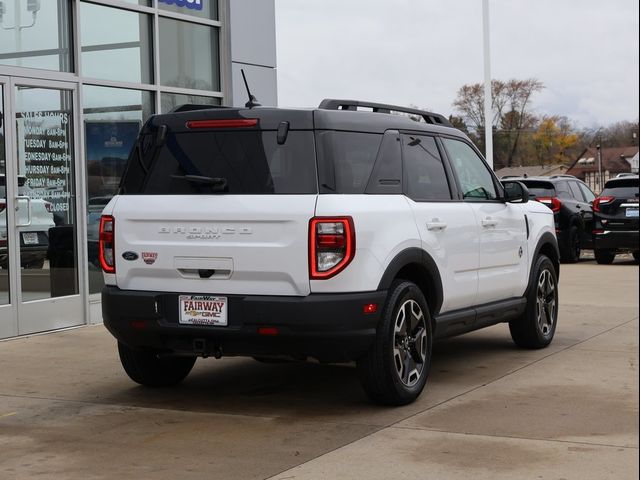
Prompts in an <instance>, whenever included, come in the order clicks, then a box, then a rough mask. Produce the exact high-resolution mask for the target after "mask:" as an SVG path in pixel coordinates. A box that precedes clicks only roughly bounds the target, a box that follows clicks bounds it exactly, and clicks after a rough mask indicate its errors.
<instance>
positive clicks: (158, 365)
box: [118, 342, 196, 387]
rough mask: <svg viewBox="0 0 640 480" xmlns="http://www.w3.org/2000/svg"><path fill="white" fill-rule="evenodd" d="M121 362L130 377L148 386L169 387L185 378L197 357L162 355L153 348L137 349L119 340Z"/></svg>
mask: <svg viewBox="0 0 640 480" xmlns="http://www.w3.org/2000/svg"><path fill="white" fill-rule="evenodd" d="M118 353H119V354H120V362H121V363H122V366H123V368H124V371H125V372H127V375H129V378H131V380H133V381H134V382H137V383H139V384H140V385H145V386H147V387H169V386H172V385H176V384H178V383H180V382H181V381H182V380H184V379H185V377H186V376H187V375H189V372H190V371H191V369H192V368H193V364H194V363H195V362H196V357H178V356H161V355H158V352H155V351H153V350H136V349H133V348H131V347H128V346H127V345H125V344H124V343H121V342H118Z"/></svg>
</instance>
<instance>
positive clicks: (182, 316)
mask: <svg viewBox="0 0 640 480" xmlns="http://www.w3.org/2000/svg"><path fill="white" fill-rule="evenodd" d="M228 309H229V302H228V300H227V297H218V296H213V295H179V296H178V322H179V323H180V324H181V325H201V326H211V327H226V326H227V322H228Z"/></svg>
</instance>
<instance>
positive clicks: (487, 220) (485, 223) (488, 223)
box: [480, 217, 498, 228]
mask: <svg viewBox="0 0 640 480" xmlns="http://www.w3.org/2000/svg"><path fill="white" fill-rule="evenodd" d="M480 223H482V226H483V227H485V228H488V227H495V226H496V225H497V224H498V221H497V220H494V219H493V218H491V217H486V218H484V219H483V220H482V221H481V222H480Z"/></svg>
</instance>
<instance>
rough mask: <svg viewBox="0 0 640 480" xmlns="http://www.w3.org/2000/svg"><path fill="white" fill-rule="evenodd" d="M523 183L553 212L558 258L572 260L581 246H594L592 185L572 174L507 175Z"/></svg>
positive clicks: (578, 257)
mask: <svg viewBox="0 0 640 480" xmlns="http://www.w3.org/2000/svg"><path fill="white" fill-rule="evenodd" d="M510 180H518V181H520V182H522V183H524V184H525V185H526V186H527V188H528V189H529V193H530V194H531V196H533V197H535V199H536V200H537V201H539V202H541V203H544V204H545V205H546V206H547V207H549V208H550V209H551V211H552V212H553V217H554V220H555V224H556V235H557V236H558V244H559V246H560V260H561V261H562V262H564V263H575V262H577V261H578V260H579V259H580V252H581V250H582V249H585V248H586V249H591V248H593V237H592V235H591V230H592V227H593V211H592V208H591V202H592V201H593V200H594V199H595V198H596V196H595V194H594V193H593V192H592V191H591V189H590V188H589V187H588V186H587V185H586V184H585V183H584V182H582V181H580V180H578V179H577V178H575V177H574V176H572V175H553V176H551V177H527V178H510Z"/></svg>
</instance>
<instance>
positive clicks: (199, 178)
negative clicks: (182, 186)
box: [171, 175, 229, 192]
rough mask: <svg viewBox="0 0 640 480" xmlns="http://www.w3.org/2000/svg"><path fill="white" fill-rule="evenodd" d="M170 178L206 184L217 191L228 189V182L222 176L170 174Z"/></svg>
mask: <svg viewBox="0 0 640 480" xmlns="http://www.w3.org/2000/svg"><path fill="white" fill-rule="evenodd" d="M171 178H177V179H179V180H186V181H187V182H189V183H196V184H199V185H208V186H210V187H212V188H213V189H214V190H217V191H219V192H226V191H228V190H229V183H228V182H227V179H226V178H223V177H205V176H203V175H171Z"/></svg>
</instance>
